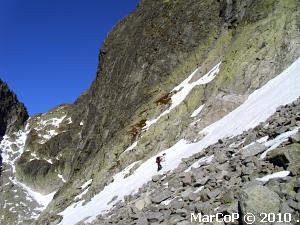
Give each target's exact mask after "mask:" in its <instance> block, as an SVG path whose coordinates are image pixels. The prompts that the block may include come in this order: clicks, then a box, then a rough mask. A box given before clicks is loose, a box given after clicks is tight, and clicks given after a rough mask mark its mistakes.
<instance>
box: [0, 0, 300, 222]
mask: <svg viewBox="0 0 300 225" xmlns="http://www.w3.org/2000/svg"><path fill="white" fill-rule="evenodd" d="M299 15H300V4H299V2H298V1H296V0H287V1H286V0H285V1H283V0H267V1H255V0H237V1H225V0H224V1H223V0H221V1H213V0H201V1H199V0H187V1H175V0H174V1H171V0H159V1H150V0H142V1H141V2H140V3H139V5H138V6H137V9H136V10H135V11H134V12H133V13H131V14H130V15H128V16H127V17H125V18H124V19H123V20H122V21H121V22H120V23H119V24H117V25H116V26H115V27H114V28H113V29H112V31H111V32H110V33H109V34H108V36H107V39H106V40H105V42H104V43H103V46H102V48H101V50H100V53H99V61H100V63H99V66H98V68H97V76H96V79H95V81H94V82H93V84H92V86H91V87H90V88H89V90H87V91H86V92H85V93H84V94H82V95H81V96H80V97H79V98H78V99H77V101H76V102H75V103H74V104H71V105H61V106H58V107H57V108H55V109H52V110H50V111H49V112H46V113H43V114H40V115H35V116H33V117H30V118H29V119H27V118H26V116H27V113H26V111H25V110H21V109H24V107H23V106H22V105H21V106H19V107H17V109H18V110H16V109H15V110H13V111H12V112H13V113H10V114H11V115H14V116H13V117H12V118H16V117H15V115H16V113H19V114H17V115H20V116H19V117H18V119H19V120H14V119H3V121H9V123H7V122H6V123H3V126H2V127H3V128H1V129H2V133H3V134H4V133H5V136H4V138H3V140H2V142H1V145H0V148H1V151H2V155H3V158H4V171H3V176H1V180H2V182H1V196H0V199H1V201H0V206H1V207H0V224H38V225H40V224H66V225H71V224H76V223H78V222H80V221H81V222H82V224H84V223H87V222H91V221H93V220H94V222H93V223H94V224H140V225H142V224H188V222H187V221H188V220H189V218H188V214H189V213H190V212H202V213H204V212H207V213H208V212H209V213H211V210H212V209H214V208H217V207H219V208H221V209H222V210H223V211H222V210H221V211H222V212H225V211H226V210H227V212H232V211H234V210H235V211H234V212H236V211H237V205H241V206H242V209H243V210H244V211H243V212H241V211H238V212H239V213H241V215H242V213H244V212H245V210H246V211H247V210H248V208H247V206H246V205H247V203H245V202H247V191H246V194H245V195H244V196H246V197H243V199H241V198H240V197H239V195H240V194H241V193H240V191H238V190H243V189H244V188H246V186H249V182H252V181H253V182H252V183H253V184H255V185H258V187H256V188H257V190H266V189H265V188H269V189H270V192H272V193H271V194H270V196H272V197H274V196H275V197H274V198H273V199H275V198H276V202H277V201H280V202H283V203H285V202H288V201H290V203H287V204H288V206H286V205H284V204H281V205H280V204H277V206H276V207H277V208H276V210H277V211H280V210H281V211H282V210H283V209H282V207H285V208H284V210H288V211H284V212H291V213H292V214H293V220H294V218H295V217H297V215H299V214H297V212H298V211H299V208H297V204H299V199H298V197H297V196H298V194H297V190H298V189H297V187H298V186H297V185H298V183H297V182H298V180H297V177H298V175H299V173H298V169H299V167H298V164H297V163H298V162H297V160H296V159H297V156H295V157H294V156H293V157H291V158H289V157H288V161H286V162H285V163H284V164H278V162H277V161H278V160H276V157H277V156H274V157H275V158H274V157H273V156H272V157H273V158H272V157H271V156H270V157H269V156H268V158H267V159H264V158H263V159H261V160H259V159H258V157H260V154H264V152H265V151H267V150H270V149H269V148H268V147H270V146H268V145H266V146H262V145H263V144H265V143H268V142H267V140H268V141H271V140H273V139H274V140H276V138H277V136H279V137H280V135H281V134H284V133H286V132H287V131H288V130H290V131H293V133H292V134H293V135H294V134H296V133H297V132H298V130H297V129H299V103H298V102H296V103H294V104H293V105H290V106H289V107H291V110H287V111H285V110H283V112H282V113H281V114H280V116H279V118H277V117H276V118H275V119H272V121H273V122H271V123H270V124H271V125H270V126H271V127H273V128H272V129H271V128H270V129H269V128H268V129H267V128H265V127H264V126H262V125H260V126H259V127H258V125H259V123H260V122H263V121H265V120H266V119H267V118H268V117H269V116H271V115H272V114H273V113H275V112H276V108H277V107H279V106H280V105H285V104H288V103H290V102H292V101H293V100H295V99H296V98H297V97H299V95H300V93H299V90H300V87H298V86H297V81H298V80H297V79H298V78H297V76H295V73H299V70H298V63H296V64H293V65H294V66H293V67H291V64H292V63H293V62H295V61H296V60H297V59H298V58H299V56H300V32H299V31H300V24H299V21H300V20H299ZM287 68H288V69H287ZM291 68H292V69H291ZM286 69H287V70H286ZM283 71H291V72H284V73H283V75H280V76H279V74H281V73H282V72H283ZM284 74H287V75H286V77H287V78H286V79H283V78H280V77H282V76H284ZM275 78H276V79H279V80H280V79H282V80H281V81H273V83H276V84H277V89H278V91H279V90H280V91H281V92H276V91H275V89H276V88H275V86H274V85H273V86H272V89H270V88H269V89H268V88H264V87H265V86H266V87H268V85H270V84H269V82H268V81H270V80H272V79H273V80H275ZM285 80H290V81H294V82H290V83H287V84H285V82H284V81H285ZM271 83H272V82H271ZM299 83H300V82H299ZM1 85H2V84H1ZM280 85H286V86H282V87H281V86H280ZM3 87H6V86H3ZM284 87H285V88H284ZM259 89H261V90H262V91H261V93H262V94H261V99H263V96H269V97H268V99H267V100H265V101H264V102H263V104H259V103H260V102H261V101H260V100H259V99H257V104H256V103H255V104H254V103H252V104H250V106H251V107H250V106H248V108H247V110H244V111H243V110H242V112H244V114H242V115H239V117H238V116H236V117H235V119H234V120H225V121H227V122H226V123H225V122H224V125H223V126H219V128H218V129H217V130H216V129H212V128H210V125H211V126H212V127H213V125H214V124H218V122H219V121H222V118H226V116H229V115H232V114H231V113H233V115H234V110H235V109H236V110H239V108H237V107H242V109H243V105H245V104H246V103H247V101H251V96H252V94H254V93H255V92H254V91H255V90H256V91H257V90H259ZM3 90H6V89H5V88H3ZM266 90H269V91H266ZM270 90H271V91H270ZM259 93H260V92H259ZM250 94H251V95H250ZM249 95H250V96H249ZM3 96H6V95H3ZM252 98H253V97H252ZM7 99H10V98H8V97H4V98H2V86H1V101H0V104H1V108H0V110H2V111H3V112H10V107H9V105H7V103H6V102H9V101H8V100H7ZM12 99H15V97H13V98H12ZM274 99H275V100H274ZM14 101H15V100H13V101H12V102H14ZM2 103H3V107H2ZM253 109H256V110H253ZM2 111H1V115H2ZM247 113H248V114H247ZM251 113H252V114H251ZM3 115H4V116H3V117H1V118H0V119H2V118H6V117H5V115H6V114H3ZM229 117H230V116H229ZM244 117H246V118H244ZM290 118H293V120H291V119H290ZM26 119H27V120H26ZM247 119H248V120H247ZM287 119H289V120H288V121H286V120H287ZM25 120H26V121H25ZM244 121H247V123H246V122H244ZM235 122H236V123H235ZM236 124H237V125H236ZM275 124H276V126H275ZM1 125H2V124H1ZM22 125H24V126H22ZM264 125H266V124H264ZM234 126H236V127H234ZM221 127H222V128H224V129H225V128H227V129H225V130H224V129H221ZM255 127H256V128H255ZM262 127H263V128H262ZM253 128H254V129H253ZM249 129H250V130H249ZM252 129H253V130H252ZM211 130H214V132H212V131H211ZM247 130H248V131H247ZM8 131H9V132H8ZM221 131H222V132H221ZM246 131H247V132H248V133H246ZM243 132H244V133H243ZM242 133H243V134H242ZM292 134H290V133H288V135H290V136H291V135H292ZM239 135H241V136H239ZM286 135H287V134H286ZM229 136H230V137H231V139H226V137H229ZM266 136H268V138H265V139H266V140H265V141H260V142H258V143H259V144H260V145H259V146H257V144H255V147H256V148H253V149H250V150H249V149H248V150H242V149H244V147H245V148H246V147H249V146H247V145H248V144H251V142H255V141H256V140H260V138H263V137H266ZM218 139H219V144H215V143H216V142H218ZM279 139H280V138H279ZM245 140H247V141H245ZM280 140H281V139H280ZM285 141H286V140H285ZM297 142H299V141H297V137H294V139H292V140H289V142H277V141H276V143H277V144H278V143H279V144H278V146H275V147H274V146H273V148H277V147H279V146H282V145H287V146H290V145H292V146H293V149H296V150H295V152H297V151H298V150H297V149H299V147H298V145H297ZM239 143H240V144H239ZM214 144H215V145H214ZM178 146H180V147H178ZM187 146H189V147H187ZM246 149H247V148H246ZM169 150H174V152H175V153H174V154H175V155H172V154H171V153H169V152H168V155H170V156H169V157H170V158H169V159H168V158H167V162H166V165H165V166H164V168H163V170H162V171H161V172H160V175H159V176H157V177H154V178H152V176H153V175H154V174H156V168H155V167H156V165H155V160H154V158H155V157H156V156H157V155H159V154H160V153H161V152H162V151H169ZM248 151H249V152H251V153H248ZM277 151H279V152H280V150H277ZM243 152H245V153H244V154H245V155H246V156H245V155H243ZM291 152H292V153H291V154H292V155H296V153H294V150H291ZM194 154H196V155H194ZM235 154H237V157H233V156H234V155H235ZM247 154H249V155H248V156H249V157H250V158H247ZM168 155H167V156H168ZM279 155H280V154H279ZM212 156H213V157H212ZM172 157H174V158H172ZM189 157H190V158H189ZM278 157H279V156H278ZM280 157H283V156H282V154H281V155H280ZM182 158H188V159H185V160H184V161H183V163H181V159H182ZM198 159H202V160H203V163H202V161H201V163H198V164H197V168H198V169H195V170H194V169H191V168H190V166H191V165H192V164H193V163H195V162H196V161H197V160H198ZM208 159H209V160H208ZM225 162H227V163H225ZM238 165H239V166H241V170H239V169H237V168H233V167H239V166H238ZM143 168H144V169H143ZM188 168H190V170H191V171H192V172H189V171H185V170H188ZM254 170H257V173H254V172H253V171H254ZM140 171H142V172H140ZM220 171H225V172H227V174H225V173H222V174H221V175H220V177H219V176H217V174H219V172H220ZM280 171H283V172H285V173H286V174H287V171H288V172H289V173H288V174H287V175H286V177H288V178H289V179H288V178H285V179H286V180H284V181H282V182H283V183H284V184H278V183H276V182H277V181H276V182H275V181H274V182H273V183H275V184H273V186H272V187H268V185H269V184H268V182H262V183H259V182H256V181H255V179H256V178H259V177H261V176H262V175H267V174H271V173H274V172H280ZM139 173H141V174H143V175H142V176H137V175H136V174H139ZM226 176H229V178H228V177H227V178H226ZM137 177H138V178H139V179H137ZM203 177H204V178H205V179H204V181H203V180H202V181H199V179H202V178H203ZM230 177H232V179H230ZM126 179H128V180H126ZM182 179H184V180H183V181H182ZM224 179H225V181H224ZM123 180H124V182H125V181H126V182H127V183H122V182H123ZM151 180H152V181H151ZM164 181H165V182H164ZM199 182H200V183H199ZM222 182H223V183H222ZM224 182H225V183H224ZM247 182H248V183H247ZM282 182H281V181H279V183H282ZM166 183H167V184H168V185H166ZM265 184H266V185H267V186H264V185H265ZM285 184H286V185H290V186H291V185H292V186H293V185H294V186H293V188H292V187H291V189H292V190H291V189H288V187H281V186H284V185H285ZM220 185H221V186H222V185H225V186H226V187H227V189H226V188H225V189H224V188H220ZM271 185H272V183H271ZM166 186H167V187H166ZM250 186H251V185H250ZM269 186H270V185H269ZM277 186H278V187H279V186H280V187H281V189H280V190H279V189H276V187H277ZM198 188H199V190H198ZM200 188H201V190H200ZM228 189H232V193H229V194H228V195H229V197H228V198H226V199H227V200H226V199H225V200H224V199H223V200H220V198H221V196H222V197H223V196H224V195H225V196H226V193H227V192H228ZM269 189H268V190H269ZM287 189H288V190H290V191H293V192H289V193H287V195H285V196H281V195H282V194H280V193H285V192H286V191H287ZM108 190H114V192H109V191H108ZM120 190H121V191H120ZM268 190H267V191H266V193H269V191H268ZM160 191H163V192H162V194H161V195H160V194H158V193H157V192H160ZM249 191H250V192H251V191H254V192H255V191H256V189H253V190H249ZM274 191H275V192H276V193H277V195H279V196H277V195H275V194H273V192H274ZM294 192H295V193H294ZM155 193H156V194H155ZM197 193H198V194H197ZM133 194H136V195H133ZM150 195H151V196H150ZM16 196H18V197H16ZM149 196H150V197H149ZM224 198H225V197H224ZM124 199H125V202H126V204H127V205H128V207H125V205H124V203H123V202H122V201H123V200H124ZM266 199H267V198H266ZM165 200H167V201H170V202H168V204H161V203H162V202H163V201H165ZM175 200H176V201H175ZM242 200H243V201H242ZM271 200H272V199H271ZM271 200H270V201H271ZM178 201H179V203H178ZM165 203H166V202H165ZM169 203H170V205H169ZM196 203H197V204H196ZM243 204H244V205H243ZM245 204H246V205H245ZM251 204H252V203H251ZM253 204H258V203H256V202H255V203H253ZM141 205H143V206H141ZM113 206H114V208H113ZM170 207H171V208H170ZM195 207H196V208H195ZM197 207H198V208H197ZM201 207H202V208H201ZM203 207H204V208H203ZM112 208H113V210H112V211H110V210H111V209H112ZM228 208H230V209H229V210H231V211H228ZM196 209H197V210H196ZM290 209H291V210H290ZM277 211H276V212H277ZM105 213H108V214H105ZM101 214H102V216H101ZM97 216H98V218H97ZM108 218H109V219H108ZM116 218H117V219H116Z"/></svg>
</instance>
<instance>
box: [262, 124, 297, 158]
mask: <svg viewBox="0 0 300 225" xmlns="http://www.w3.org/2000/svg"><path fill="white" fill-rule="evenodd" d="M299 128H300V127H296V128H294V129H293V130H291V131H287V132H285V133H282V134H280V135H278V136H277V137H276V138H274V139H272V140H270V141H268V142H266V143H265V144H264V145H265V146H266V147H269V148H268V149H267V150H266V151H265V152H264V153H263V154H261V156H260V158H261V159H264V158H265V157H266V156H267V154H268V153H269V152H270V151H272V150H273V149H275V148H277V147H279V146H280V145H281V144H282V143H283V142H285V141H287V140H288V138H289V137H290V136H292V135H294V134H296V133H297V132H298V131H299Z"/></svg>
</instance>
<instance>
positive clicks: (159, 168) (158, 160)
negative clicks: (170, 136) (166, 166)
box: [156, 153, 166, 172]
mask: <svg viewBox="0 0 300 225" xmlns="http://www.w3.org/2000/svg"><path fill="white" fill-rule="evenodd" d="M165 155H166V153H164V154H163V155H162V156H157V157H156V163H157V172H158V171H160V170H161V169H162V166H161V162H165V161H166V160H165Z"/></svg>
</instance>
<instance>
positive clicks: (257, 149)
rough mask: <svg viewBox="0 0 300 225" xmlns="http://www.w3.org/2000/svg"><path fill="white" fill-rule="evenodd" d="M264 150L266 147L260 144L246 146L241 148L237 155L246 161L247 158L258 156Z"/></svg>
mask: <svg viewBox="0 0 300 225" xmlns="http://www.w3.org/2000/svg"><path fill="white" fill-rule="evenodd" d="M265 150H266V146H264V145H263V144H260V143H254V144H252V145H249V146H246V147H245V148H242V149H241V151H240V152H239V154H240V155H241V157H242V159H246V158H247V157H251V156H255V155H258V154H259V153H261V152H263V151H265Z"/></svg>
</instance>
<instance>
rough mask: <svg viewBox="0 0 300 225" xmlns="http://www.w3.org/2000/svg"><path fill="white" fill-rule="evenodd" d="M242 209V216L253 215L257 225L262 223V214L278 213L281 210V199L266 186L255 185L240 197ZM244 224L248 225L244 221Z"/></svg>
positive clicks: (243, 191)
mask: <svg viewBox="0 0 300 225" xmlns="http://www.w3.org/2000/svg"><path fill="white" fill-rule="evenodd" d="M239 204H240V207H241V212H242V216H244V215H246V214H247V213H252V214H253V215H254V216H255V218H256V222H255V224H257V225H260V224H261V225H264V224H265V223H260V222H259V221H260V219H262V218H261V215H260V214H261V213H262V212H264V213H278V212H279V209H280V197H279V196H278V194H276V193H275V192H273V191H271V190H270V189H268V188H267V187H265V186H261V185H255V186H251V187H248V188H246V189H244V190H242V193H241V195H240V202H239ZM243 224H247V223H246V222H245V221H243Z"/></svg>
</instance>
